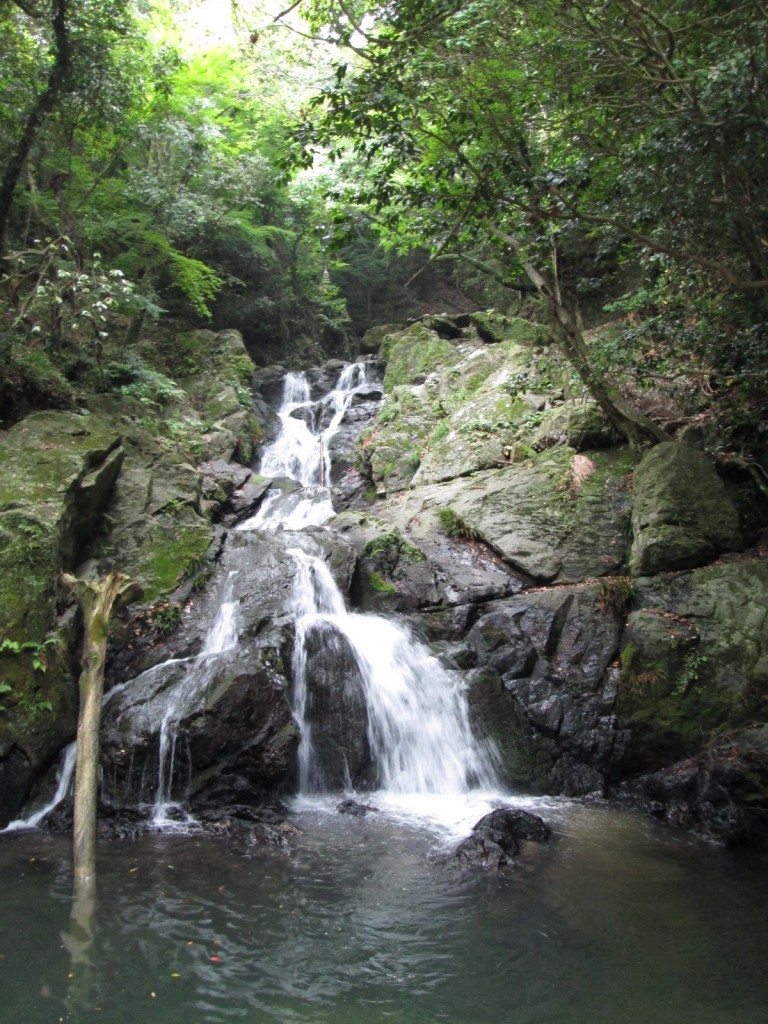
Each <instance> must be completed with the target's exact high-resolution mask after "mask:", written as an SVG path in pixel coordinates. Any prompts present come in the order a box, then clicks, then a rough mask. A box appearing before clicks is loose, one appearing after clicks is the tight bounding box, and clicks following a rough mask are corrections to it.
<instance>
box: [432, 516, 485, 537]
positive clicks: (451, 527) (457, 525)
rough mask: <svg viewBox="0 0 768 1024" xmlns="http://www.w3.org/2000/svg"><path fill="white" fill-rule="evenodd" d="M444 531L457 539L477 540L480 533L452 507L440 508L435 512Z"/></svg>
mask: <svg viewBox="0 0 768 1024" xmlns="http://www.w3.org/2000/svg"><path fill="white" fill-rule="evenodd" d="M435 515H436V516H437V519H438V522H439V523H440V526H441V527H442V528H443V531H444V533H446V534H447V535H448V536H449V537H453V538H455V539H457V540H478V539H479V537H480V534H479V533H478V532H477V531H476V530H473V529H472V527H471V526H469V525H468V524H467V523H466V522H465V521H464V520H463V519H462V517H461V516H460V515H459V514H458V512H454V510H453V509H452V508H440V509H438V510H437V512H436V513H435Z"/></svg>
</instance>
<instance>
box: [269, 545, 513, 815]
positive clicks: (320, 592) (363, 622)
mask: <svg viewBox="0 0 768 1024" xmlns="http://www.w3.org/2000/svg"><path fill="white" fill-rule="evenodd" d="M288 553H289V554H290V555H292V557H293V558H295V559H296V563H297V570H298V571H297V576H296V591H295V610H296V646H295V651H294V663H293V670H294V684H295V714H296V718H297V721H298V722H299V725H300V728H301V734H302V742H301V746H300V747H299V782H300V789H301V791H302V792H303V793H304V794H305V795H306V794H307V793H310V792H312V791H313V790H315V789H316V788H317V781H316V780H317V773H316V768H315V761H316V759H317V751H316V749H315V742H314V736H313V732H314V730H313V727H312V723H311V722H310V719H309V715H308V709H309V707H310V704H311V701H312V693H311V680H310V678H309V668H310V663H309V660H308V656H307V648H308V644H307V641H308V638H309V636H310V634H311V633H312V631H314V630H316V629H318V627H320V628H321V629H323V628H324V629H326V630H331V631H334V632H335V633H337V634H338V635H340V636H342V637H343V638H344V640H345V641H346V643H347V644H348V646H349V649H350V650H351V652H352V655H353V658H354V662H355V665H356V668H357V676H358V678H359V681H360V685H361V687H362V691H363V694H364V697H365V704H366V708H367V719H368V720H367V739H368V746H369V749H370V756H371V759H372V762H373V765H374V768H375V772H376V778H377V783H378V787H379V789H378V792H377V799H378V800H379V801H380V802H383V803H385V804H387V805H388V806H389V807H391V808H397V809H407V810H410V811H415V812H416V813H419V814H424V815H425V816H427V817H433V818H434V817H440V818H444V819H445V820H446V821H448V820H451V819H453V818H454V817H456V818H459V819H461V818H463V817H464V809H465V808H464V804H465V803H466V801H467V798H475V797H478V798H481V799H483V798H491V799H492V798H493V796H494V795H496V794H497V793H498V789H499V785H498V780H497V778H496V774H495V771H494V768H493V752H492V751H491V750H488V749H485V750H484V749H483V748H482V747H481V746H480V745H479V744H478V742H477V740H476V739H475V737H474V735H473V733H472V729H471V727H470V723H469V715H468V712H467V704H466V699H465V695H464V692H463V690H462V687H461V684H460V681H459V679H458V678H457V676H456V675H455V674H451V673H449V672H448V671H446V669H444V668H443V666H442V665H441V664H440V663H439V661H438V660H437V659H436V658H434V657H433V656H432V655H431V654H430V653H429V651H428V649H427V648H426V647H425V646H424V645H423V644H421V643H419V642H418V641H417V640H415V639H414V638H413V637H412V636H411V634H410V633H409V632H408V630H407V629H405V628H404V627H403V626H401V625H399V624H398V623H396V622H394V621H392V620H391V619H386V618H384V617H382V616H380V615H370V614H366V615H360V614H355V613H350V612H348V611H347V610H346V607H345V605H344V599H343V597H342V595H341V592H340V591H339V589H338V587H337V586H336V583H335V581H334V579H333V576H332V575H331V572H330V570H329V569H328V566H327V565H326V564H325V562H324V561H323V560H322V558H320V557H319V556H318V555H317V554H312V553H308V552H307V551H304V550H298V549H292V550H290V551H289V552H288Z"/></svg>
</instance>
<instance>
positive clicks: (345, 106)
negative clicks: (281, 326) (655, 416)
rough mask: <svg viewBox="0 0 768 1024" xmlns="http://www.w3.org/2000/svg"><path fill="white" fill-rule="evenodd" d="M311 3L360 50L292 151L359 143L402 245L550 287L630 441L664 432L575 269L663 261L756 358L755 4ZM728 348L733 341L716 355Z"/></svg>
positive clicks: (334, 32) (760, 51)
mask: <svg viewBox="0 0 768 1024" xmlns="http://www.w3.org/2000/svg"><path fill="white" fill-rule="evenodd" d="M303 9H304V10H305V11H306V13H307V14H308V16H309V18H310V23H311V25H312V27H313V31H315V32H316V33H318V34H320V35H323V36H324V37H326V38H328V39H332V40H335V41H337V42H339V43H341V44H347V46H348V49H347V52H346V53H345V54H344V56H343V57H341V58H340V60H339V63H338V67H337V73H336V77H335V80H334V81H333V83H332V84H331V85H330V86H329V87H328V88H326V89H325V90H324V91H323V92H322V94H321V95H320V96H319V97H318V98H317V99H316V100H315V101H314V110H313V112H312V113H311V115H310V116H308V117H306V118H305V120H304V122H303V123H302V124H301V125H300V126H299V128H298V131H297V137H298V140H299V144H300V146H301V153H300V156H299V157H298V159H299V160H304V161H308V160H310V159H311V158H312V155H314V154H316V153H318V152H323V153H327V154H329V155H330V157H331V158H334V157H335V156H336V155H337V154H338V153H340V152H343V151H344V149H345V147H347V148H351V150H352V151H353V152H354V153H355V154H356V155H357V156H358V158H359V159H361V160H364V161H366V162H367V163H368V165H369V167H370V169H371V175H370V184H369V188H368V190H367V194H366V195H364V196H363V198H364V200H365V201H366V202H367V204H368V205H369V207H370V208H371V209H372V210H373V211H374V212H375V214H376V216H377V218H378V222H379V225H380V226H381V229H382V230H384V231H389V232H391V233H393V234H397V236H398V238H399V240H400V244H403V241H404V240H405V239H407V238H408V237H409V236H410V240H411V244H423V243H424V241H425V240H428V241H429V243H430V245H431V246H432V249H433V251H434V252H435V253H436V254H440V253H442V252H455V251H456V249H457V247H458V248H461V247H462V246H464V245H467V244H470V243H473V242H475V241H476V240H477V239H478V238H485V239H487V240H488V243H489V248H490V246H491V245H495V246H496V249H497V252H499V253H502V254H504V255H505V256H506V259H507V265H508V275H509V279H510V280H515V279H516V278H517V275H518V274H519V273H520V272H524V273H525V274H526V275H527V277H528V278H529V280H530V281H531V283H532V284H534V285H535V287H536V288H537V290H538V291H539V293H540V294H541V295H542V297H543V298H544V300H545V302H546V303H547V305H548V307H549V309H550V313H551V318H552V320H553V323H554V329H555V331H556V335H557V339H558V342H559V344H560V345H561V346H562V348H563V350H564V351H565V352H566V354H567V355H568V357H569V359H570V360H571V361H572V363H573V364H574V366H575V368H576V370H577V372H579V374H580V375H581V377H582V379H583V380H584V382H585V384H586V385H587V387H588V388H589V389H590V390H591V391H592V392H593V394H594V395H595V397H596V398H597V399H598V401H600V403H601V405H602V406H603V408H604V410H605V412H606V413H607V414H608V415H609V417H610V418H611V419H612V420H613V421H614V422H615V423H616V424H617V426H619V427H620V429H621V430H622V431H623V432H624V433H626V434H628V435H638V434H639V435H646V436H648V435H650V436H651V437H653V438H656V439H658V437H659V436H660V435H659V431H658V429H657V428H655V427H653V426H652V425H650V424H649V423H648V422H647V421H645V420H644V419H643V418H642V417H638V416H637V415H636V410H633V409H632V408H631V407H629V406H626V404H624V403H622V402H617V401H616V394H615V392H614V391H613V389H611V387H610V384H609V382H608V381H607V380H602V379H601V374H600V373H599V372H598V370H597V368H596V366H595V365H594V361H593V360H591V359H590V358H589V351H588V348H587V347H586V346H585V345H584V339H583V336H582V335H581V331H580V329H579V317H578V315H577V307H578V298H579V292H580V282H579V279H578V278H579V275H578V273H577V272H576V270H575V267H576V266H577V265H578V261H579V259H581V261H582V266H583V267H584V268H585V269H586V271H587V273H586V274H585V275H584V276H591V277H592V278H593V287H594V278H595V275H598V276H599V275H600V274H601V273H604V270H603V268H604V267H605V266H606V264H608V265H609V266H610V268H611V270H615V268H616V267H617V265H619V264H620V263H622V262H623V263H625V264H626V263H627V262H629V261H633V262H635V263H636V264H637V265H638V266H639V267H640V268H641V269H642V270H643V271H644V272H645V274H646V279H647V281H648V282H649V283H650V285H651V286H652V287H653V286H654V285H655V282H656V281H658V280H659V273H658V269H659V266H660V265H666V266H669V267H671V268H673V273H672V274H671V275H670V276H671V278H672V287H674V286H675V282H674V278H675V274H676V276H677V281H678V282H679V283H680V284H682V283H683V282H686V284H685V287H690V288H695V289H696V290H697V291H698V294H699V295H708V296H712V295H715V294H717V295H729V294H730V296H735V297H736V301H735V305H734V302H731V303H730V308H731V309H732V310H733V309H734V308H735V306H738V308H739V314H738V316H737V317H736V319H735V322H733V323H732V326H731V328H730V330H731V339H730V340H731V342H732V341H733V338H734V337H736V338H738V339H739V340H740V342H741V346H740V351H741V354H742V355H743V354H744V353H745V352H747V350H748V343H747V333H748V331H747V329H748V328H749V327H750V326H753V325H754V324H755V323H760V322H762V318H763V316H764V315H765V309H764V300H763V295H764V294H766V292H768V275H767V274H766V261H767V260H768V253H766V245H765V243H764V241H761V240H764V239H765V237H766V229H767V228H768V223H766V221H767V220H768V208H766V207H765V204H764V198H763V197H764V196H765V194H766V185H767V184H768V182H766V177H765V176H766V171H765V168H766V166H768V164H766V161H765V156H766V154H767V153H768V129H766V125H767V124H768V117H767V116H766V115H767V114H768V107H767V104H768V100H767V99H766V97H767V96H768V89H766V84H768V83H767V82H766V78H767V77H768V60H767V56H766V50H765V44H764V38H765V35H764V29H765V24H766V17H765V11H764V10H763V7H762V4H761V3H760V2H759V0H743V2H741V3H738V2H737V3H732V4H731V3H729V4H726V5H723V4H721V3H719V2H717V0H711V2H708V3H706V4H705V5H704V11H703V12H702V7H701V5H696V7H695V8H694V7H692V6H691V5H689V4H686V3H683V2H682V0H681V2H675V3H672V4H670V3H664V4H662V3H661V2H660V0H646V2H641V0H592V2H586V0H585V2H579V0H575V2H574V0H535V2H532V3H526V4H517V3H509V2H508V0H471V2H464V0H461V2H460V0H435V2H432V3H429V4H425V3H423V2H421V0H399V2H396V3H347V2H343V3H342V2H341V0H339V2H336V0H314V2H313V0H309V2H307V3H305V4H304V6H303ZM350 48H351V49H353V50H354V53H350V52H349V49H350ZM745 137H746V138H748V139H749V144H748V145H744V144H743V142H741V143H740V142H739V139H740V138H741V139H744V138H745ZM597 254H599V255H600V256H602V257H603V258H602V260H600V259H597V258H595V257H596V255H597ZM606 254H609V256H610V258H609V259H607V260H606V259H605V256H606ZM667 280H669V277H668V278H667ZM657 294H658V299H659V301H663V295H661V294H660V293H657ZM734 348H736V349H737V350H738V348H739V346H738V345H736V346H734V345H732V344H730V347H729V344H726V340H725V338H724V337H721V338H720V342H719V345H718V346H717V349H718V352H717V354H718V356H719V357H720V358H723V360H725V356H726V353H727V352H730V351H731V349H734ZM710 358H711V353H710ZM729 358H730V357H729ZM737 358H738V355H737V356H736V359H737ZM732 361H735V360H732ZM726 369H727V367H726ZM765 370H768V360H766V359H765V358H763V363H762V369H761V372H763V371H765Z"/></svg>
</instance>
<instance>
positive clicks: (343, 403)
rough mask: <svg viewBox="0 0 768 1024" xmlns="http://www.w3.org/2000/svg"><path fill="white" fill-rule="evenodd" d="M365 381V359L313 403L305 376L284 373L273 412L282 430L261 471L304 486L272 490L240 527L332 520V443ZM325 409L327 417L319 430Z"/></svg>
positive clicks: (290, 525)
mask: <svg viewBox="0 0 768 1024" xmlns="http://www.w3.org/2000/svg"><path fill="white" fill-rule="evenodd" d="M367 382H368V371H367V368H366V365H365V363H351V364H350V365H349V366H346V367H345V368H344V369H343V370H342V372H341V374H340V375H339V379H338V381H337V382H336V387H335V388H334V389H333V390H332V391H330V392H329V393H328V394H327V395H326V396H325V397H324V398H323V399H322V400H321V401H319V402H313V401H312V399H311V396H310V386H309V382H308V380H307V378H306V376H305V374H303V373H288V374H286V377H285V381H284V383H283V400H282V404H281V406H280V409H279V410H278V413H277V415H278V417H279V419H280V424H281V427H280V432H279V434H278V436H277V438H276V439H275V441H274V442H273V443H272V444H271V445H269V446H268V448H267V449H266V451H265V452H264V456H263V458H262V461H261V466H260V467H259V472H260V474H261V475H262V476H266V477H287V478H288V479H289V480H296V481H297V482H298V483H300V484H301V485H302V490H301V491H297V492H294V493H288V494H283V493H282V492H281V491H280V490H278V489H273V490H272V491H270V493H269V494H268V495H267V497H266V498H265V500H264V501H263V502H262V504H261V507H260V508H259V510H258V512H257V513H256V515H254V516H252V517H251V518H250V519H247V520H245V522H243V523H241V524H240V525H239V526H238V527H237V529H238V530H276V529H284V530H304V529H307V528H308V527H310V526H322V524H323V523H325V522H327V521H328V520H329V519H330V518H331V516H332V515H333V504H332V503H331V495H330V491H329V486H330V482H331V456H330V450H329V446H330V442H331V441H332V439H333V438H334V436H335V435H336V434H337V433H338V430H339V427H340V426H341V422H342V420H343V419H344V414H345V413H346V411H347V409H348V408H349V405H350V403H351V402H352V399H353V398H354V396H355V393H356V392H357V390H358V389H359V388H360V387H362V386H363V385H365V384H366V383H367ZM297 413H298V414H299V415H298V416H297V415H296V414H297ZM329 413H330V420H329V421H328V424H327V426H325V427H323V428H322V429H321V428H320V424H321V423H322V422H323V421H325V420H326V419H327V418H328V414H329Z"/></svg>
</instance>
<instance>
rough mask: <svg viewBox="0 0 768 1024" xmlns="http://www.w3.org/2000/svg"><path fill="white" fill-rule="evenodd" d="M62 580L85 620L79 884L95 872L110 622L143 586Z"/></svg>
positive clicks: (115, 578)
mask: <svg viewBox="0 0 768 1024" xmlns="http://www.w3.org/2000/svg"><path fill="white" fill-rule="evenodd" d="M61 582H62V583H63V584H64V586H65V587H67V589H69V590H70V591H71V592H72V593H73V594H74V595H75V597H76V598H77V601H78V603H79V605H80V608H81V610H82V613H83V620H84V622H83V627H84V637H83V658H82V666H83V667H82V672H81V674H80V683H79V685H80V713H79V716H78V721H77V760H76V762H75V808H74V826H73V847H72V852H73V869H74V877H75V883H76V884H78V885H79V884H85V883H88V882H90V881H92V880H93V878H94V876H95V874H96V802H97V788H98V768H99V726H100V725H101V699H102V696H103V694H104V661H105V656H106V653H107V635H108V633H109V620H110V617H111V615H112V609H113V607H114V605H115V602H117V601H123V602H124V603H128V602H129V601H131V600H135V598H137V597H139V596H140V594H141V588H140V587H139V586H138V585H137V584H136V583H134V582H133V581H131V580H130V579H129V578H128V577H127V576H124V575H122V573H119V572H111V573H109V574H108V575H107V576H105V577H104V579H103V580H99V581H98V582H94V583H91V582H88V581H87V580H79V579H76V578H75V577H74V576H70V575H68V574H64V573H62V575H61Z"/></svg>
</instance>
